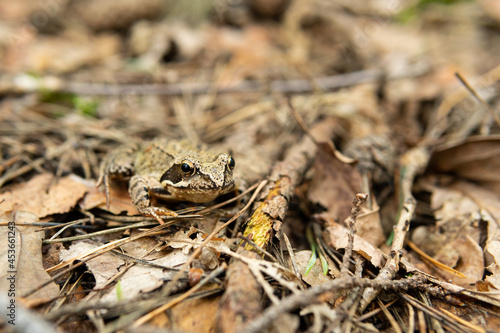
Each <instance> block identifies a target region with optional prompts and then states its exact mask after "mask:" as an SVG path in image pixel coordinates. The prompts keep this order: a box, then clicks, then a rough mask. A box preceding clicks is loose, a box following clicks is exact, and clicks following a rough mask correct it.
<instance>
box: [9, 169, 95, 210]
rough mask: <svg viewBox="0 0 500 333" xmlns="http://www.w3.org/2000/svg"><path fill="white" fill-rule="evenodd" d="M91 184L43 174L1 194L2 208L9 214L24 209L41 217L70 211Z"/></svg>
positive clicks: (73, 178) (68, 177) (74, 176)
mask: <svg viewBox="0 0 500 333" xmlns="http://www.w3.org/2000/svg"><path fill="white" fill-rule="evenodd" d="M89 186H90V184H89V183H88V182H87V181H85V180H84V179H83V178H80V177H78V176H76V175H70V176H67V177H63V178H61V179H59V180H56V178H55V177H54V176H53V175H52V174H48V173H45V174H41V175H38V176H35V177H33V178H32V179H31V180H30V181H28V182H26V183H23V184H19V185H17V186H15V187H13V188H12V189H11V190H9V191H7V192H4V193H2V194H0V202H2V201H3V203H2V204H0V208H1V209H2V210H3V211H4V212H6V211H12V210H22V211H26V212H30V213H33V214H35V215H37V216H38V218H42V217H45V216H47V215H53V214H62V213H66V212H69V211H70V210H71V209H72V208H73V207H75V206H76V204H77V202H78V200H80V199H81V198H82V197H83V196H84V194H85V192H87V191H88V188H89Z"/></svg>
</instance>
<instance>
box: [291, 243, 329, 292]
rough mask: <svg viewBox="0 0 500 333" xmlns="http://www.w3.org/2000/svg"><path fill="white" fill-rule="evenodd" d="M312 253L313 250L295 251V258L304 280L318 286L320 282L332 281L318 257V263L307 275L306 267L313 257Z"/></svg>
mask: <svg viewBox="0 0 500 333" xmlns="http://www.w3.org/2000/svg"><path fill="white" fill-rule="evenodd" d="M311 254H312V252H311V251H310V250H304V251H300V252H297V253H295V260H296V261H297V266H298V268H299V272H300V275H301V277H302V280H304V281H305V282H306V283H307V284H308V285H310V286H317V285H319V284H322V283H325V282H328V281H331V280H332V278H331V277H328V276H326V275H324V274H323V269H322V268H321V262H320V260H319V258H318V259H316V263H315V264H314V266H313V267H312V268H311V270H310V271H309V273H308V274H307V275H306V269H307V265H308V263H309V260H310V259H311Z"/></svg>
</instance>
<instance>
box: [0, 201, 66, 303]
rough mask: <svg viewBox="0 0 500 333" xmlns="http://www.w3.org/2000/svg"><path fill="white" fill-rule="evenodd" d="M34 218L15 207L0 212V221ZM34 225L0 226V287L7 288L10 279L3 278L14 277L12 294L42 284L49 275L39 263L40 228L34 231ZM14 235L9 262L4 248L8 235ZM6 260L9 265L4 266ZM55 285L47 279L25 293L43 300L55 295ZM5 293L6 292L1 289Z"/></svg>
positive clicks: (31, 220) (31, 219) (18, 295)
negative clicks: (9, 210)
mask: <svg viewBox="0 0 500 333" xmlns="http://www.w3.org/2000/svg"><path fill="white" fill-rule="evenodd" d="M37 221H38V218H37V217H36V216H35V215H34V214H32V213H28V212H22V211H16V212H11V213H8V214H5V215H3V216H0V222H37ZM36 229H38V228H37V227H36V226H29V227H26V226H16V227H15V228H13V229H9V227H0V240H1V242H2V244H4V245H5V246H2V249H1V250H0V260H1V263H2V264H1V265H2V266H1V267H3V268H2V270H1V271H0V290H2V291H5V290H8V289H9V288H10V282H9V280H7V278H9V277H11V276H14V277H15V288H14V289H13V290H14V292H15V296H16V297H20V296H21V295H23V294H24V293H26V292H27V291H29V290H31V289H32V288H33V287H34V286H35V284H42V283H44V282H45V281H47V280H49V279H50V276H49V274H47V273H46V272H45V269H44V268H43V264H42V240H43V238H44V233H43V232H35V230H36ZM10 236H13V239H15V243H14V244H15V246H14V247H13V250H15V262H13V263H12V266H10V264H11V263H10V262H9V261H8V255H10V254H12V253H10V252H7V250H8V248H7V244H11V243H10V242H8V237H10ZM7 263H8V264H9V266H7ZM58 294H59V287H58V286H57V285H56V284H55V283H54V282H52V283H50V284H48V285H47V286H45V287H44V288H42V289H40V290H38V291H37V292H35V293H33V294H31V295H30V296H28V297H27V300H30V301H35V300H36V301H43V300H48V299H52V298H54V297H57V295H58ZM5 295H6V293H5Z"/></svg>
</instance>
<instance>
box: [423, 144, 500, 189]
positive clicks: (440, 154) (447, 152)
mask: <svg viewBox="0 0 500 333" xmlns="http://www.w3.org/2000/svg"><path fill="white" fill-rule="evenodd" d="M429 165H430V168H431V169H433V170H435V171H438V172H443V173H444V172H447V173H449V172H453V173H455V174H457V175H460V176H461V177H463V178H466V179H470V180H475V181H483V182H500V172H498V170H499V169H500V136H498V135H488V136H476V137H470V138H468V139H467V140H466V141H465V142H462V143H459V144H456V145H451V146H450V145H446V146H443V147H441V148H438V149H436V150H435V151H434V154H433V155H432V158H431V160H430V162H429Z"/></svg>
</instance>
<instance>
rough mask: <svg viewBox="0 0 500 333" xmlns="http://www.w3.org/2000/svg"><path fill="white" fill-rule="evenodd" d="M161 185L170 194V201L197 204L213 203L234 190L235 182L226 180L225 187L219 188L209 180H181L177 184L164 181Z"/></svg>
mask: <svg viewBox="0 0 500 333" xmlns="http://www.w3.org/2000/svg"><path fill="white" fill-rule="evenodd" d="M161 184H162V186H163V188H164V189H165V190H166V191H167V192H168V193H169V197H170V199H173V200H179V201H190V202H197V203H202V202H209V201H213V200H214V199H215V198H217V197H218V196H219V195H222V194H224V193H227V192H229V191H231V190H232V189H233V188H234V181H233V180H231V181H227V180H225V181H224V184H223V186H217V185H216V184H214V183H213V182H209V181H208V180H204V181H194V180H193V179H186V180H181V181H178V182H176V183H173V182H172V181H170V180H164V181H163V182H162V183H161Z"/></svg>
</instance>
